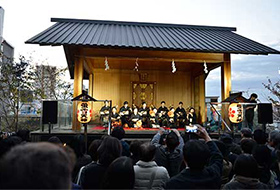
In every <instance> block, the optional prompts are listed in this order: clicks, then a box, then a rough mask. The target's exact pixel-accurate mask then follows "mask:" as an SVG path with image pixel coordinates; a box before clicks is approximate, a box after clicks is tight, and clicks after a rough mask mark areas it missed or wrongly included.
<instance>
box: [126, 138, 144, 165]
mask: <svg viewBox="0 0 280 190" xmlns="http://www.w3.org/2000/svg"><path fill="white" fill-rule="evenodd" d="M142 144H143V142H142V141H139V140H133V141H132V142H131V143H130V146H129V151H130V153H131V154H130V158H131V159H132V163H133V165H135V164H136V163H137V162H138V161H139V160H140V153H141V150H140V146H141V145H142Z"/></svg>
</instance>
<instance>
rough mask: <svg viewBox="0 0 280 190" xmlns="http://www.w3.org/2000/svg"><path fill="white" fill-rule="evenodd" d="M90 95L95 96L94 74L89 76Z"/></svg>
mask: <svg viewBox="0 0 280 190" xmlns="http://www.w3.org/2000/svg"><path fill="white" fill-rule="evenodd" d="M88 95H90V96H91V97H92V96H93V73H91V74H89V80H88Z"/></svg>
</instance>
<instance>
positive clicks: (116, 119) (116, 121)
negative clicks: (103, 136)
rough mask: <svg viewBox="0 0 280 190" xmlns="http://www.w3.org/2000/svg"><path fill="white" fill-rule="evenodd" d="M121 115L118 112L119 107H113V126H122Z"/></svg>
mask: <svg viewBox="0 0 280 190" xmlns="http://www.w3.org/2000/svg"><path fill="white" fill-rule="evenodd" d="M120 118H121V117H120V115H119V114H118V113H117V108H116V107H113V108H112V115H111V122H112V126H113V127H118V126H121V121H120Z"/></svg>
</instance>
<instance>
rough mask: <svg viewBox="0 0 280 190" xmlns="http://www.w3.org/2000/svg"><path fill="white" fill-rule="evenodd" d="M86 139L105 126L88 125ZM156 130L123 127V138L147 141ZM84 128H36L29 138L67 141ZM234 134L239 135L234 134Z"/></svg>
mask: <svg viewBox="0 0 280 190" xmlns="http://www.w3.org/2000/svg"><path fill="white" fill-rule="evenodd" d="M178 130H179V132H180V133H181V134H182V135H184V134H185V130H184V129H183V128H181V129H180V128H179V129H178ZM87 131H88V135H87V136H88V141H89V142H91V141H92V140H94V139H99V138H101V137H102V136H103V135H107V134H108V130H107V128H104V127H102V126H97V125H88V130H87ZM157 132H158V129H151V128H144V129H130V128H125V133H126V134H125V138H124V140H126V141H132V140H136V139H137V140H143V141H149V140H151V139H152V138H153V136H154V135H155V134H156V133H157ZM83 134H84V128H83V127H82V129H81V131H73V130H72V129H71V128H70V127H67V128H54V129H52V130H51V132H50V133H49V129H48V128H45V129H44V131H42V130H38V131H33V132H31V140H32V141H34V142H38V141H47V140H48V139H49V138H50V137H51V136H57V137H59V138H60V139H61V141H62V142H64V143H69V142H70V141H71V140H72V139H73V137H74V136H75V135H83ZM210 136H211V137H212V138H219V136H220V133H210ZM235 136H240V135H239V134H235Z"/></svg>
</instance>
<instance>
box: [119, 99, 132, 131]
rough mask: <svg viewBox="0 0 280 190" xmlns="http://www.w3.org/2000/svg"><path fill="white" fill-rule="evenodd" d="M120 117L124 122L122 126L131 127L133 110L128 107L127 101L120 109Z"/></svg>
mask: <svg viewBox="0 0 280 190" xmlns="http://www.w3.org/2000/svg"><path fill="white" fill-rule="evenodd" d="M119 114H120V116H121V121H122V126H124V127H128V125H129V119H130V115H131V109H130V107H129V106H128V102H127V101H125V102H124V103H123V106H122V107H121V108H120V113H119Z"/></svg>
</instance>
